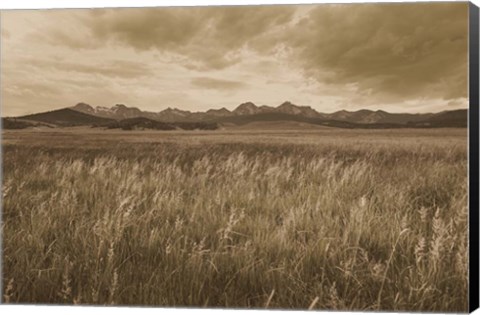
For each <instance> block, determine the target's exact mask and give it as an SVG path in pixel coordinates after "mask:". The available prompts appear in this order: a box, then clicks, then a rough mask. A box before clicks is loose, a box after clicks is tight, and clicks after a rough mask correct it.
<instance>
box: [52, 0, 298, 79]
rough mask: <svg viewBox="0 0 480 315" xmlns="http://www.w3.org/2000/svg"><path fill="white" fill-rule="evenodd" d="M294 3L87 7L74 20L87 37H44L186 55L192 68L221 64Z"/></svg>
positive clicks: (282, 19)
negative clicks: (247, 5) (85, 10)
mask: <svg viewBox="0 0 480 315" xmlns="http://www.w3.org/2000/svg"><path fill="white" fill-rule="evenodd" d="M294 12H295V7H291V6H290V7H286V6H273V7H272V6H249V7H197V8H195V7H194V8H192V7H190V8H148V9H111V10H102V11H101V12H96V10H92V11H91V12H90V14H89V15H88V16H87V17H82V18H79V21H80V23H81V24H83V26H84V27H85V29H84V30H83V31H85V32H87V33H88V34H89V35H90V36H87V37H85V38H83V40H81V39H80V38H76V37H72V35H70V34H67V33H65V32H64V31H62V30H55V31H54V32H52V33H51V34H50V35H49V38H48V40H49V41H51V42H53V43H64V44H65V45H67V46H70V47H72V48H92V47H93V46H94V45H102V44H106V43H116V44H120V45H123V46H127V47H132V48H134V49H136V50H140V51H143V50H151V49H156V50H158V51H160V52H164V53H173V54H179V55H182V56H184V57H186V58H187V59H186V64H185V65H186V66H188V67H190V68H195V69H202V70H210V69H222V68H225V67H227V66H230V65H232V64H235V63H237V62H238V61H240V59H239V57H238V55H239V53H240V50H241V49H242V48H245V47H247V46H248V45H249V43H252V42H253V40H255V39H257V38H258V37H262V36H263V35H264V34H265V33H267V32H268V31H270V30H271V29H273V28H275V27H276V26H278V25H282V24H285V23H287V22H288V21H290V20H291V18H292V17H293V14H294Z"/></svg>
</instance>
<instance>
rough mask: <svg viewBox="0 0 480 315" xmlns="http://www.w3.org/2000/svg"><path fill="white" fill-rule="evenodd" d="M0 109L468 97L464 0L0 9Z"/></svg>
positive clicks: (456, 103) (431, 104)
mask: <svg viewBox="0 0 480 315" xmlns="http://www.w3.org/2000/svg"><path fill="white" fill-rule="evenodd" d="M0 57H1V61H0V62H1V110H2V116H19V115H25V114H31V113H37V112H43V111H48V110H54V109H59V108H64V107H69V106H73V105H75V104H77V103H79V102H84V103H88V104H90V105H92V106H105V107H111V106H113V105H115V104H125V105H127V106H132V107H137V108H140V109H142V110H148V111H155V112H158V111H161V110H163V109H166V108H168V107H172V108H179V109H182V110H190V111H205V110H208V109H212V108H213V109H216V108H221V107H225V108H227V109H230V110H233V109H234V108H236V107H237V106H238V105H239V104H241V103H244V102H248V101H251V102H254V103H255V104H257V105H269V106H278V105H280V104H281V103H283V102H285V101H290V102H292V103H294V104H297V105H307V106H311V107H312V108H314V109H316V110H317V111H319V112H328V113H330V112H334V111H337V110H350V111H353V110H358V109H371V110H378V109H381V110H385V111H389V112H414V113H417V112H418V113H419V112H439V111H443V110H453V109H458V108H466V107H468V95H467V94H468V91H467V88H468V86H467V84H468V83H467V82H468V3H466V2H465V3H438V2H437V3H403V4H402V3H383V4H318V5H263V6H258V5H257V6H209V7H176V8H175V7H168V8H165V7H162V8H135V9H131V8H130V9H128V8H121V9H64V10H61V9H55V10H10V11H2V12H1V56H0Z"/></svg>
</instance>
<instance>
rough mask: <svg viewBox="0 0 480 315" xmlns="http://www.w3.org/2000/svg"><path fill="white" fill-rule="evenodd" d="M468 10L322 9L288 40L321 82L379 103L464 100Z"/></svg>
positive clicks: (437, 6)
mask: <svg viewBox="0 0 480 315" xmlns="http://www.w3.org/2000/svg"><path fill="white" fill-rule="evenodd" d="M467 13H468V4H466V3H417V4H360V5H354V4H348V5H322V6H318V7H317V8H316V9H314V10H312V11H311V12H310V14H309V15H308V16H307V17H305V18H304V19H302V20H301V21H300V22H299V23H298V24H297V25H296V27H295V28H293V29H291V30H290V31H289V32H288V39H289V40H288V42H289V45H290V47H291V49H292V50H293V56H294V58H296V60H298V62H299V63H300V65H301V66H302V67H303V69H304V70H305V73H306V74H307V75H308V76H311V77H314V78H316V79H317V80H318V81H320V82H324V83H328V84H333V85H344V84H348V83H353V84H357V85H358V89H359V91H360V93H363V94H365V95H368V96H369V97H372V98H375V97H378V98H381V99H382V101H395V100H399V99H406V98H413V97H426V98H435V97H439V98H447V99H450V98H457V97H466V95H467V27H468V20H467Z"/></svg>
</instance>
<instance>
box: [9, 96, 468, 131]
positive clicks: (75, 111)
mask: <svg viewBox="0 0 480 315" xmlns="http://www.w3.org/2000/svg"><path fill="white" fill-rule="evenodd" d="M288 121H290V122H296V123H300V124H311V125H320V126H328V127H337V128H371V129H375V128H376V129H379V128H438V127H463V128H464V127H467V121H468V110H467V109H460V110H453V111H443V112H440V113H426V114H410V113H388V112H386V111H382V110H377V111H372V110H367V109H361V110H358V111H346V110H340V111H337V112H334V113H319V112H317V111H316V110H314V109H313V108H312V107H310V106H298V105H295V104H293V103H291V102H284V103H282V104H280V105H279V106H277V107H271V106H267V105H261V106H257V105H255V104H254V103H253V102H245V103H242V104H240V105H239V106H238V107H237V108H235V109H234V110H232V111H230V110H228V109H226V108H225V107H223V108H220V109H209V110H207V111H205V112H191V111H186V110H180V109H177V108H170V107H169V108H167V109H165V110H162V111H159V112H150V111H142V110H140V109H138V108H136V107H128V106H126V105H123V104H116V105H114V106H112V107H111V108H108V107H101V106H97V107H93V106H91V105H89V104H86V103H78V104H77V105H75V106H72V107H68V108H63V109H58V110H54V111H49V112H44V113H38V114H32V115H26V116H21V117H16V118H4V119H3V122H4V123H3V125H4V128H7V129H21V128H26V127H31V126H41V125H43V126H49V127H55V126H59V127H66V126H96V127H106V128H121V129H125V130H134V129H159V130H173V129H185V130H193V129H202V130H214V129H217V128H218V127H219V126H221V125H232V124H233V125H238V126H239V125H242V126H244V125H248V124H249V123H255V124H256V125H257V126H258V125H259V124H261V123H262V122H270V123H271V122H288ZM39 123H40V125H39Z"/></svg>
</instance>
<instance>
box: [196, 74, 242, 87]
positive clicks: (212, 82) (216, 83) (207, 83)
mask: <svg viewBox="0 0 480 315" xmlns="http://www.w3.org/2000/svg"><path fill="white" fill-rule="evenodd" d="M191 83H192V84H193V85H194V86H197V87H200V88H205V89H212V90H238V89H241V88H244V87H245V86H246V84H245V83H243V82H239V81H230V80H218V79H213V78H206V77H199V78H194V79H192V80H191Z"/></svg>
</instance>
